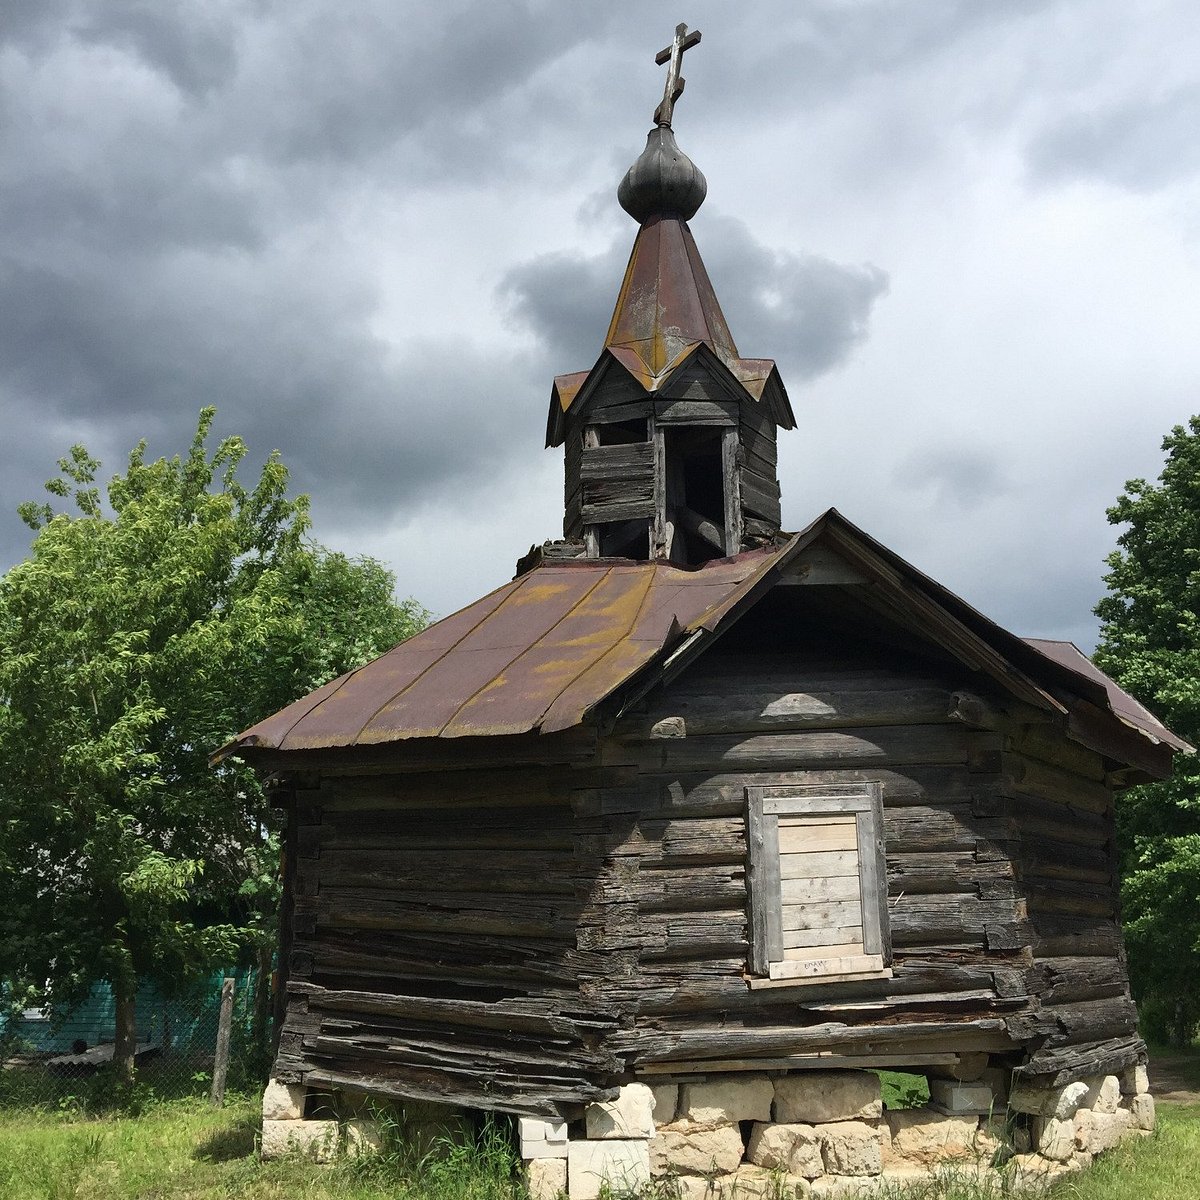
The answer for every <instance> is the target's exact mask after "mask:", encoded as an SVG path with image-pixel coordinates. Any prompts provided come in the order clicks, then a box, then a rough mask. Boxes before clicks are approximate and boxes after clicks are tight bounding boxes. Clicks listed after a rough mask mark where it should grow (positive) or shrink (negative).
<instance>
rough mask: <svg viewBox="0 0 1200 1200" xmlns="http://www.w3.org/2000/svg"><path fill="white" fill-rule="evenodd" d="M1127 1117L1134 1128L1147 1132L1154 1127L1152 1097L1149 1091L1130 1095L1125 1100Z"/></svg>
mask: <svg viewBox="0 0 1200 1200" xmlns="http://www.w3.org/2000/svg"><path fill="white" fill-rule="evenodd" d="M1127 1104H1128V1107H1129V1118H1130V1120H1131V1121H1132V1122H1133V1127H1134V1128H1135V1129H1144V1130H1146V1131H1147V1132H1149V1131H1150V1130H1152V1129H1153V1128H1154V1097H1153V1096H1151V1095H1150V1094H1149V1093H1146V1094H1144V1095H1140V1096H1130V1097H1129V1098H1128V1100H1127Z"/></svg>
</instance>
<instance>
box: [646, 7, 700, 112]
mask: <svg viewBox="0 0 1200 1200" xmlns="http://www.w3.org/2000/svg"><path fill="white" fill-rule="evenodd" d="M699 41H700V30H698V29H693V30H692V32H691V33H688V27H687V26H686V25H676V26H675V37H674V40H673V41H672V42H671V44H670V45H669V46H668V47H666V49H665V50H660V51H659V52H658V53H657V54H656V55H655V56H654V61H655V62H656V63H658V65H659V66H660V67H661V66H662V65H663V63H665V62H667V61H668V60H669V61H670V63H671V65H670V66H669V67H668V68H667V85H666V87H665V88H663V98H662V103H661V104H660V105H659V106H658V107H657V108H656V109H655V110H654V123H655V125H665V126H666V127H667V128H668V129H670V128H671V117H672V116H673V115H674V112H675V101H676V100H678V99H679V97H680V96H682V95H683V85H684V82H685V80H684V78H683V76H682V75H680V73H679V68H680V66H681V65H682V63H683V52H684V51H685V50H690V49H691V48H692V47H693V46H695V45H697V44H698V43H699Z"/></svg>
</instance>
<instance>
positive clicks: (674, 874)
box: [579, 652, 1029, 1066]
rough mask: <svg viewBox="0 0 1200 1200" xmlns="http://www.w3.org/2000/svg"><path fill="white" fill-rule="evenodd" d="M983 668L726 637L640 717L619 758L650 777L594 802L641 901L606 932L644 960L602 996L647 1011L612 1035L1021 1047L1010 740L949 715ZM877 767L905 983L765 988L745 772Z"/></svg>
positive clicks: (861, 776)
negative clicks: (750, 964)
mask: <svg viewBox="0 0 1200 1200" xmlns="http://www.w3.org/2000/svg"><path fill="white" fill-rule="evenodd" d="M965 682H973V681H971V680H969V679H964V678H962V677H961V676H956V675H954V674H948V673H945V672H942V671H930V670H928V669H926V670H924V671H915V670H914V669H913V667H912V666H911V665H909V664H907V663H906V662H905V661H904V660H903V658H902V656H900V657H897V658H896V660H895V662H894V664H891V665H889V664H888V663H887V661H886V659H884V660H882V665H880V666H877V667H871V668H864V667H862V666H855V665H853V661H852V660H851V662H849V663H842V664H840V665H839V663H838V662H837V661H835V660H831V661H826V662H825V663H823V664H822V663H816V664H814V663H813V661H812V660H811V658H807V659H806V658H801V657H795V658H789V657H787V656H780V655H772V656H761V657H755V656H752V655H739V656H738V657H737V658H736V659H734V658H733V657H732V656H726V655H721V654H720V653H718V652H714V653H713V654H712V655H710V656H709V657H707V658H706V659H705V660H704V661H703V663H702V664H700V665H699V666H698V667H697V668H695V669H694V670H693V671H691V672H689V673H688V674H686V675H685V676H684V677H683V678H681V679H680V680H678V681H676V682H675V683H673V684H671V685H669V686H668V687H666V688H665V689H663V690H662V691H661V692H660V693H659V694H657V695H654V696H652V697H651V698H650V700H649V702H648V703H647V704H646V706H645V710H644V711H642V712H638V713H635V714H630V715H628V716H626V717H625V718H623V719H622V721H621V722H620V724H619V725H618V726H617V728H616V729H615V730H614V733H613V735H612V737H610V738H609V739H608V740H607V741H606V742H605V743H604V744H603V746H602V748H601V754H602V759H603V761H604V762H605V764H606V765H614V766H616V765H619V766H622V767H624V768H626V769H631V770H634V771H636V772H637V784H636V786H633V787H630V788H627V789H626V790H624V791H623V792H622V793H620V794H619V795H613V794H611V793H604V792H595V793H592V794H590V795H583V794H581V795H580V798H579V803H580V806H581V808H583V809H584V810H585V811H589V812H590V813H592V814H593V818H594V819H595V820H597V821H600V822H602V823H603V825H604V828H605V830H606V831H607V835H608V838H609V845H608V847H607V855H608V861H609V862H610V863H611V864H612V866H611V868H610V874H611V877H612V878H613V880H614V888H616V887H618V886H619V888H620V890H621V891H622V892H623V894H624V895H625V896H626V897H627V898H628V902H629V903H630V905H631V906H636V907H635V908H633V907H631V909H630V910H629V911H626V912H624V913H622V922H621V925H620V927H619V928H618V927H613V928H612V929H611V930H609V931H608V933H609V936H611V937H612V938H613V940H614V943H616V942H618V941H619V942H620V943H621V946H622V949H623V952H624V954H625V955H626V958H627V961H626V963H625V970H624V971H623V972H622V973H621V975H620V976H619V977H618V978H614V979H612V980H611V981H610V982H608V983H606V984H604V985H603V987H602V991H601V998H602V1001H603V1003H604V1005H605V1006H606V1007H609V1008H611V1009H612V1010H613V1011H614V1013H615V1014H616V1015H618V1016H620V1017H622V1018H629V1019H631V1020H632V1021H633V1027H632V1028H630V1029H624V1030H622V1032H621V1033H619V1034H617V1035H614V1038H613V1039H612V1044H613V1045H615V1046H616V1047H618V1048H619V1049H621V1050H622V1051H623V1052H624V1053H626V1054H627V1055H628V1056H629V1061H630V1063H631V1064H633V1065H635V1066H636V1065H639V1064H644V1063H648V1062H655V1061H660V1062H661V1061H666V1060H672V1061H687V1060H697V1061H699V1060H703V1059H705V1058H721V1059H728V1058H731V1057H754V1056H758V1055H763V1056H769V1057H778V1056H780V1055H784V1054H790V1053H797V1054H799V1053H808V1052H812V1051H814V1050H816V1049H818V1048H819V1049H840V1050H841V1052H844V1053H853V1052H856V1051H855V1048H856V1047H857V1052H865V1051H863V1047H864V1046H869V1047H870V1051H869V1052H871V1053H878V1052H880V1051H881V1050H884V1049H886V1047H888V1046H893V1045H894V1046H896V1047H897V1048H901V1047H902V1048H903V1049H904V1050H905V1051H909V1052H917V1053H919V1049H918V1050H916V1051H914V1050H913V1048H914V1047H918V1048H919V1047H920V1046H928V1048H929V1050H930V1052H931V1053H932V1052H934V1051H935V1050H942V1049H945V1048H951V1049H962V1048H974V1047H975V1046H978V1045H981V1044H986V1045H992V1046H995V1047H996V1048H1000V1047H1002V1046H1005V1045H1008V1044H1010V1043H1009V1039H1008V1038H1007V1036H1006V1033H1005V1028H1004V1025H1003V1018H1004V1016H1005V1015H1006V1014H1007V1013H1009V1012H1011V1011H1013V1009H1014V1008H1017V1007H1019V1006H1021V1005H1022V1004H1023V1003H1024V999H1023V997H1021V996H1013V995H1012V994H1011V993H1012V992H1013V987H1014V978H1015V977H1016V976H1018V975H1020V974H1021V973H1023V971H1024V970H1025V969H1026V968H1027V966H1028V963H1027V956H1028V951H1027V946H1028V942H1029V933H1028V922H1027V919H1026V910H1025V903H1024V900H1023V899H1022V897H1020V896H1019V895H1018V894H1017V889H1016V886H1015V880H1014V871H1013V866H1012V857H1011V854H1012V851H1013V850H1015V848H1016V840H1017V834H1016V829H1015V827H1014V824H1013V821H1012V819H1011V817H1010V815H1009V812H1008V803H1009V802H1008V800H1007V798H1006V796H1005V790H1006V789H1005V787H1004V779H1003V776H1002V774H1001V772H1000V769H999V768H1000V765H1001V758H1002V752H1003V740H1002V738H1001V736H1000V735H999V734H997V733H995V732H991V731H984V730H974V729H969V728H966V727H964V725H963V724H962V723H961V722H960V721H958V720H956V719H955V718H954V717H953V716H952V715H951V713H952V710H953V708H954V703H953V699H954V693H955V691H956V690H957V689H958V688H960V687H961V686H962V685H963V684H964V683H965ZM681 735H682V736H681ZM870 780H879V781H880V782H882V784H883V794H884V805H885V807H884V836H885V841H886V847H887V865H888V876H889V894H890V901H889V916H890V925H891V936H892V944H893V947H894V955H895V957H894V978H892V979H891V980H872V981H859V982H854V983H818V984H804V985H799V986H796V985H793V986H788V987H785V988H779V989H767V990H751V989H750V988H748V986H747V984H746V982H745V979H744V978H743V974H744V969H745V963H746V961H747V958H748V954H749V945H748V942H747V937H748V929H747V923H746V888H745V864H746V843H745V816H744V814H745V803H746V801H745V789H746V787H747V786H752V785H761V786H779V785H786V784H812V783H831V782H858V781H870ZM618 879H619V885H618V883H617V880H618ZM998 975H999V977H1000V978H999V981H998V979H997V976H998ZM831 1021H834V1022H837V1023H838V1024H839V1025H844V1027H843V1028H839V1029H836V1030H834V1029H830V1028H828V1025H829V1023H830V1022H831ZM883 1021H887V1022H888V1026H887V1028H883V1027H881V1026H880V1022H883Z"/></svg>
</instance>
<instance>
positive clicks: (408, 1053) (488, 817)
mask: <svg viewBox="0 0 1200 1200" xmlns="http://www.w3.org/2000/svg"><path fill="white" fill-rule="evenodd" d="M1030 720H1031V718H1030V715H1029V713H1028V711H1026V710H1023V709H1021V708H1020V706H1018V705H1015V704H1011V703H1010V704H1009V706H1008V709H1007V711H1006V709H1005V702H1004V701H1003V699H1002V698H1001V697H999V696H997V695H996V694H994V693H992V694H989V693H988V688H987V686H986V685H985V684H984V683H983V681H982V680H981V677H979V676H978V675H975V674H974V673H972V672H969V671H968V670H966V669H965V668H961V667H957V666H953V665H949V664H948V662H947V661H946V660H944V659H943V660H940V661H939V660H938V659H937V658H936V657H935V658H922V657H920V656H916V655H912V654H910V653H907V652H905V651H902V650H900V649H896V650H891V649H887V648H885V647H883V646H881V645H878V644H873V645H872V646H870V647H869V648H865V647H861V646H855V645H853V644H851V643H848V642H847V643H839V642H838V641H837V639H834V640H833V641H832V642H831V643H830V644H829V646H828V647H827V648H826V651H825V652H824V653H822V654H820V655H817V654H814V653H812V652H810V651H805V652H800V651H787V650H779V651H774V652H772V653H769V654H764V653H761V652H755V651H754V650H753V649H750V650H747V648H746V647H745V646H744V645H742V646H740V647H739V646H737V645H732V646H731V647H730V648H729V649H728V651H727V652H722V648H721V647H718V648H716V649H715V650H713V651H710V652H709V653H708V654H707V655H706V656H705V657H704V658H703V659H701V660H700V661H699V662H698V663H697V664H695V665H694V666H693V667H692V668H690V669H689V670H688V671H686V672H685V673H684V674H683V675H682V676H680V677H679V678H677V679H675V680H674V681H672V682H670V683H668V684H665V685H660V686H659V687H657V688H656V689H654V690H653V691H652V692H650V693H649V694H648V696H647V697H646V698H645V699H644V700H642V701H641V702H639V703H638V704H636V705H634V706H633V707H632V708H630V709H627V710H625V711H623V712H622V713H621V715H620V717H619V719H618V720H616V722H615V724H612V723H611V722H609V723H608V724H606V725H604V726H603V728H604V730H605V732H604V733H603V735H602V736H601V737H600V739H599V741H598V742H597V743H595V749H594V750H591V751H589V750H588V745H589V743H588V739H587V737H586V736H580V735H573V736H572V737H571V739H570V747H571V748H570V750H569V752H567V753H564V755H563V761H559V762H556V761H554V756H553V755H552V754H546V756H545V757H546V761H545V762H543V763H540V764H539V763H534V762H531V763H529V764H528V765H525V766H509V767H504V766H499V765H497V763H498V762H501V761H502V755H501V752H500V750H499V748H497V749H495V750H494V751H493V752H491V753H489V754H488V755H487V756H484V757H481V758H480V760H479V764H478V765H477V766H472V765H471V763H470V762H469V761H468V759H467V758H464V757H463V753H462V748H461V747H447V748H445V749H442V750H441V751H440V758H439V752H438V750H437V749H436V748H432V747H429V746H428V745H426V746H425V747H424V748H422V749H420V750H417V749H414V750H413V751H412V752H411V754H410V757H411V759H412V763H411V765H413V766H414V768H419V769H414V770H413V771H412V772H410V773H407V774H395V773H392V774H387V773H375V774H371V775H365V774H363V775H354V774H333V775H328V774H327V775H325V776H324V778H323V781H322V783H321V786H320V787H319V788H317V789H315V790H309V791H306V792H297V793H296V797H295V799H294V801H293V816H292V826H291V828H292V845H293V847H294V857H293V863H292V868H291V875H290V886H291V889H292V893H293V899H294V908H293V918H292V921H291V925H290V933H289V936H290V938H291V949H290V957H289V963H288V966H289V973H290V979H289V983H288V1005H287V1020H286V1023H285V1026H284V1031H283V1035H282V1038H281V1042H280V1049H279V1058H278V1062H277V1065H276V1074H277V1076H278V1077H279V1078H281V1079H285V1080H300V1079H303V1080H304V1081H305V1082H307V1083H308V1084H309V1085H310V1086H316V1087H339V1086H340V1087H352V1088H356V1089H362V1090H366V1091H371V1092H374V1093H377V1094H381V1095H388V1094H393V1095H401V1096H416V1097H424V1098H429V1099H438V1100H446V1101H452V1102H458V1103H464V1104H470V1105H475V1106H480V1107H502V1108H509V1109H512V1110H515V1111H523V1112H531V1113H532V1112H543V1113H546V1112H551V1111H560V1112H562V1113H565V1114H570V1113H573V1112H576V1111H578V1109H577V1106H578V1105H579V1104H580V1103H582V1102H586V1101H587V1100H588V1099H591V1098H595V1097H597V1096H600V1095H603V1094H606V1092H607V1091H608V1090H610V1089H611V1088H612V1087H613V1086H615V1085H616V1084H618V1083H620V1082H621V1081H622V1080H624V1079H627V1078H628V1077H629V1075H630V1073H644V1072H647V1071H649V1072H653V1071H655V1070H671V1069H677V1070H686V1069H688V1068H689V1067H691V1068H692V1069H699V1070H702V1069H704V1068H705V1066H706V1065H707V1066H709V1067H710V1068H711V1069H718V1068H717V1067H716V1066H715V1065H714V1064H729V1063H733V1064H735V1065H736V1064H737V1063H743V1064H744V1063H758V1064H762V1065H768V1064H769V1065H770V1066H772V1067H774V1068H778V1067H780V1066H786V1065H787V1063H788V1060H789V1058H792V1057H794V1056H810V1055H815V1054H818V1053H833V1054H838V1055H845V1056H851V1057H852V1058H853V1059H854V1060H855V1061H866V1060H867V1059H868V1058H869V1059H873V1060H874V1061H876V1062H879V1063H883V1062H887V1061H890V1062H894V1063H897V1064H900V1063H905V1064H909V1065H917V1066H919V1065H920V1064H921V1063H922V1062H923V1061H925V1062H929V1063H934V1062H936V1061H938V1056H945V1055H947V1054H951V1053H962V1052H969V1051H975V1050H986V1051H991V1052H993V1053H999V1054H1010V1055H1012V1057H1011V1058H1010V1060H1009V1061H1010V1062H1012V1063H1013V1064H1014V1065H1015V1064H1016V1063H1017V1062H1019V1061H1020V1060H1021V1058H1022V1056H1024V1055H1025V1054H1026V1053H1027V1052H1032V1055H1033V1058H1032V1062H1031V1063H1030V1064H1029V1069H1030V1071H1031V1072H1033V1073H1037V1074H1040V1075H1055V1074H1056V1073H1058V1072H1069V1071H1074V1072H1076V1073H1077V1074H1078V1073H1095V1071H1098V1070H1101V1069H1103V1070H1113V1069H1117V1068H1118V1067H1120V1066H1123V1065H1126V1064H1127V1063H1129V1062H1132V1061H1135V1059H1136V1057H1137V1054H1138V1052H1139V1051H1140V1050H1141V1048H1142V1047H1141V1044H1140V1042H1139V1041H1138V1040H1137V1036H1136V1030H1135V1027H1134V1017H1135V1014H1134V1010H1133V1005H1132V1001H1131V1000H1130V998H1129V988H1128V981H1127V978H1126V974H1125V967H1124V959H1123V953H1122V950H1121V937H1120V930H1119V927H1118V924H1117V910H1116V896H1117V890H1116V876H1115V858H1114V846H1113V827H1112V797H1111V792H1110V789H1109V786H1108V784H1107V783H1106V782H1105V774H1106V770H1107V767H1108V764H1107V763H1106V762H1105V760H1103V759H1102V758H1101V757H1100V756H1099V755H1097V754H1095V753H1093V752H1091V751H1087V750H1083V749H1081V748H1079V747H1077V746H1075V745H1074V744H1072V743H1069V742H1067V741H1066V739H1065V738H1064V737H1063V736H1062V735H1061V733H1056V732H1054V731H1053V728H1052V726H1051V725H1049V724H1044V723H1043V724H1030V723H1029V721H1030ZM547 741H548V739H541V740H540V741H539V740H538V739H537V738H534V739H532V740H530V739H525V740H524V741H522V742H521V745H522V746H524V747H525V751H524V753H526V754H527V755H529V756H530V757H537V755H538V753H540V752H541V751H540V747H541V746H542V745H543V743H544V742H547ZM514 744H515V743H514ZM565 744H566V743H565V742H564V745H565ZM497 755H501V757H500V758H498V757H497ZM401 757H402V756H401ZM568 760H569V761H568ZM398 761H399V760H398ZM377 772H378V768H377ZM872 781H877V782H878V783H880V784H881V785H882V792H883V836H884V842H885V848H886V869H887V884H888V906H887V908H888V925H889V930H890V943H891V953H892V957H891V969H892V976H891V978H872V979H857V980H854V981H848V980H847V981H830V982H818V983H804V984H797V983H795V982H793V981H787V982H786V984H783V981H780V982H779V983H771V984H770V985H768V986H757V987H753V988H752V987H750V986H748V982H747V978H746V965H747V962H748V960H749V958H750V944H749V941H748V938H749V936H750V935H749V928H748V920H747V888H746V869H747V838H746V788H747V787H748V786H760V787H766V788H771V787H780V786H789V785H813V784H820V785H828V784H834V783H864V782H872ZM943 1061H944V1059H943ZM1085 1068H1087V1070H1084V1069H1085ZM1093 1068H1094V1069H1093ZM720 1069H724V1067H722V1068H720Z"/></svg>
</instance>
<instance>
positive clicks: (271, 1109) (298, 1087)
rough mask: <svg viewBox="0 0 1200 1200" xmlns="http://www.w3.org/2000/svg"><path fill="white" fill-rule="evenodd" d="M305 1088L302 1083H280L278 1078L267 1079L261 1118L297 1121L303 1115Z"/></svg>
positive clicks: (265, 1119)
mask: <svg viewBox="0 0 1200 1200" xmlns="http://www.w3.org/2000/svg"><path fill="white" fill-rule="evenodd" d="M307 1090H308V1089H307V1088H305V1086H304V1084H302V1083H280V1082H279V1080H278V1079H269V1080H267V1087H266V1090H265V1091H264V1092H263V1101H262V1115H263V1120H264V1121H299V1120H300V1118H301V1117H303V1116H304V1097H305V1095H306V1093H307Z"/></svg>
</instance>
